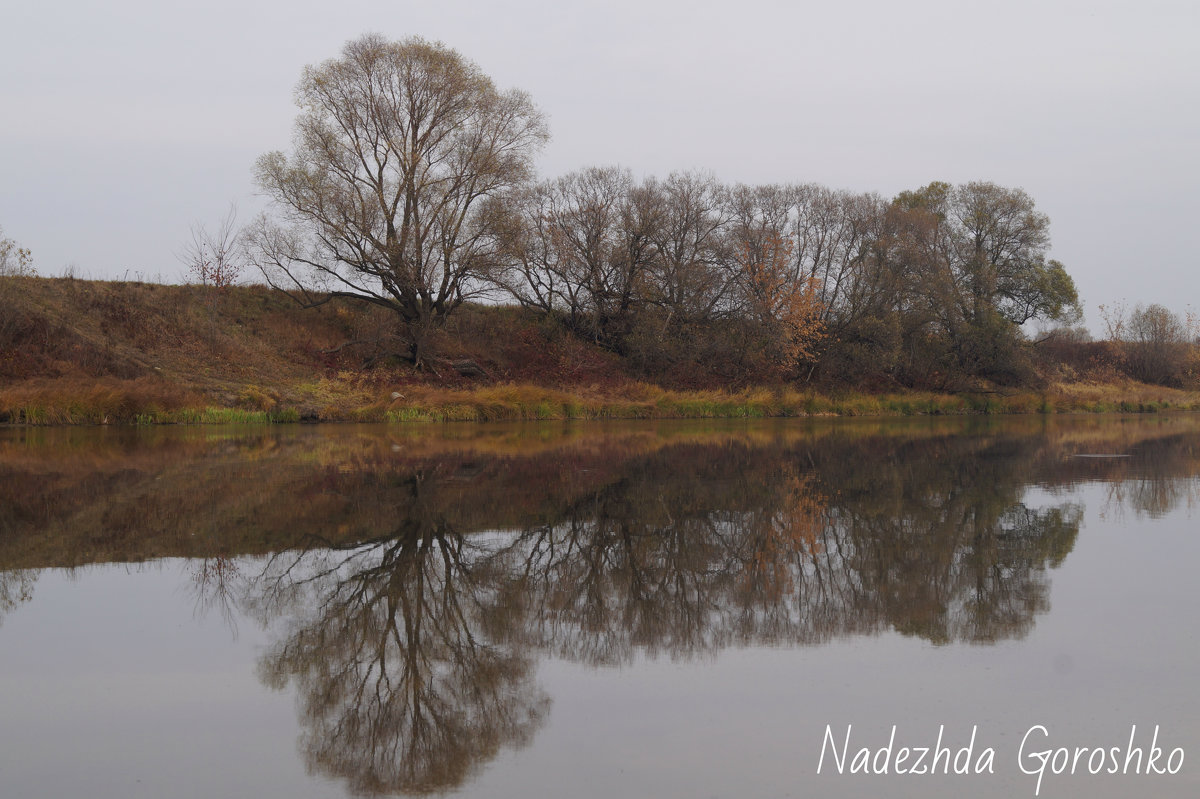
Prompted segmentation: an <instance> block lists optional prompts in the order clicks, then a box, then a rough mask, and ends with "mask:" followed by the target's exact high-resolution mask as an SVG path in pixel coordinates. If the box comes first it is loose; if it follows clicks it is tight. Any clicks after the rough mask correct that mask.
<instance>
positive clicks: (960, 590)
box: [250, 439, 1081, 794]
mask: <svg viewBox="0 0 1200 799" xmlns="http://www.w3.org/2000/svg"><path fill="white" fill-rule="evenodd" d="M834 443H836V442H830V444H831V446H828V447H825V448H824V449H816V450H806V451H804V452H802V453H798V452H797V451H795V450H794V449H792V448H791V447H788V446H779V445H757V444H752V443H749V442H745V441H737V440H733V441H722V442H720V443H719V444H716V445H707V444H696V443H686V444H681V445H678V446H672V447H666V448H660V449H656V450H653V451H651V452H649V453H647V454H645V455H640V456H637V457H634V458H631V459H629V460H627V461H624V462H623V468H620V469H613V470H609V471H608V472H607V473H606V476H605V477H604V479H603V480H600V481H597V482H596V483H595V484H594V485H590V486H589V488H588V489H587V490H585V491H583V492H575V493H568V494H567V495H564V496H561V497H558V498H555V501H552V502H551V503H550V505H552V506H555V507H556V508H557V510H555V511H554V512H553V514H552V515H551V516H550V517H549V518H542V519H540V520H538V521H537V523H533V524H528V525H525V526H520V525H518V526H516V527H515V528H513V529H508V530H506V531H503V532H501V531H493V532H490V533H488V532H477V533H468V532H466V531H464V530H461V529H459V528H458V526H457V525H456V523H455V522H454V521H453V519H454V518H455V517H456V516H458V515H459V509H458V508H457V507H456V506H455V504H454V503H442V502H439V501H438V496H439V492H438V490H437V486H438V484H439V482H443V481H445V480H446V479H448V478H449V476H450V475H461V469H458V468H457V467H456V468H454V469H441V468H439V467H438V466H437V465H436V464H434V465H432V466H431V465H429V464H426V465H424V466H423V467H422V468H421V469H420V470H418V471H417V472H415V473H413V474H410V475H407V476H406V477H404V478H402V479H398V480H397V482H394V483H392V484H391V487H390V488H387V489H380V491H381V493H383V494H387V496H388V497H389V502H390V503H391V506H390V507H391V509H392V511H393V513H394V525H395V526H394V529H391V530H389V531H386V532H383V533H382V534H381V535H378V536H377V537H376V538H375V539H374V540H371V541H367V542H364V543H360V544H357V545H354V546H351V547H333V548H331V547H329V546H328V545H327V542H314V544H315V545H314V546H313V547H310V548H307V549H299V550H295V551H289V552H284V553H281V554H278V555H276V556H274V557H273V558H272V559H271V561H270V565H269V566H268V567H267V568H266V569H265V570H264V571H263V573H262V574H261V575H260V576H259V577H258V578H257V580H255V581H254V583H253V590H252V599H251V602H250V605H251V607H252V608H253V609H254V612H255V613H256V614H257V615H258V616H259V617H260V618H262V619H263V620H264V621H269V620H271V619H273V618H276V617H281V616H282V617H286V618H288V619H289V620H290V624H291V627H290V629H289V632H288V633H287V634H286V635H285V636H284V637H283V638H282V639H281V640H280V641H279V642H278V643H277V644H276V645H275V646H274V647H273V648H272V649H271V651H270V652H269V653H268V654H267V655H266V656H265V657H264V658H263V659H262V662H261V670H262V675H263V679H264V680H265V681H266V682H267V683H268V684H270V685H273V686H276V687H283V686H286V685H288V684H294V685H295V687H296V688H297V689H298V691H299V694H300V696H301V706H302V714H303V719H304V724H305V728H306V732H305V735H304V744H303V749H304V752H305V755H306V757H307V759H308V762H309V764H310V766H311V767H312V768H314V769H315V770H317V771H319V772H322V773H325V774H328V775H332V776H337V777H341V778H344V779H346V780H347V782H348V783H349V785H350V786H351V787H352V788H353V789H354V790H355V791H356V792H359V793H368V794H370V793H393V792H399V793H405V792H407V793H421V792H427V791H434V790H444V789H447V788H451V787H454V786H456V785H459V784H461V783H462V782H463V781H464V780H465V779H467V777H468V776H469V775H470V774H472V773H473V772H474V771H475V770H476V769H477V768H478V767H479V766H480V765H481V764H483V763H485V762H487V761H489V760H490V759H491V758H493V757H494V756H495V754H496V753H497V751H498V749H499V748H500V747H501V746H509V747H516V746H520V745H522V744H524V743H525V742H526V741H528V740H529V738H530V737H531V736H532V734H533V733H534V732H535V731H536V730H537V729H538V727H539V725H540V724H541V722H542V721H543V720H544V718H545V716H546V713H547V709H548V704H549V700H548V699H547V697H546V696H545V695H544V694H543V693H542V692H541V691H540V690H539V689H538V688H537V686H536V684H535V682H534V680H533V664H534V659H535V658H536V657H538V656H542V655H546V654H549V655H554V656H558V657H562V658H566V659H569V660H572V661H577V662H583V663H587V664H592V665H611V664H621V663H626V662H628V661H630V660H631V659H632V658H634V657H635V656H636V655H638V654H639V653H640V654H644V655H647V656H657V655H665V656H669V657H672V658H683V659H686V658H692V657H696V656H711V655H713V654H715V653H716V652H719V651H720V650H721V649H723V648H725V647H729V646H745V645H772V646H778V645H796V644H814V643H819V642H822V641H827V640H829V639H831V638H833V637H836V636H845V635H852V634H874V633H879V632H881V631H884V630H887V629H894V630H897V631H899V632H901V633H904V634H908V635H916V636H920V637H922V638H925V639H927V640H929V641H932V642H934V643H939V644H941V643H948V642H967V643H987V642H992V641H997V640H1002V639H1006V638H1012V637H1018V636H1021V635H1024V634H1025V633H1026V632H1028V631H1029V630H1030V629H1031V627H1032V625H1033V620H1034V617H1035V615H1036V614H1038V613H1041V612H1044V611H1045V610H1047V609H1048V607H1049V602H1048V585H1047V578H1046V570H1047V568H1049V567H1053V566H1055V565H1057V564H1059V563H1060V562H1061V561H1062V559H1063V558H1064V557H1065V556H1066V555H1067V553H1068V552H1070V550H1071V547H1072V546H1073V544H1074V541H1075V537H1076V535H1077V533H1078V529H1079V522H1080V518H1081V508H1080V507H1079V506H1077V505H1074V504H1071V503H1069V502H1063V503H1059V504H1057V505H1053V506H1051V507H1047V508H1041V509H1036V508H1030V507H1027V506H1026V505H1024V504H1023V503H1022V502H1021V497H1022V496H1023V494H1024V492H1025V488H1026V485H1027V470H1028V467H1029V460H1030V458H1031V457H1032V456H1033V455H1034V454H1036V453H1035V450H1031V449H1029V448H1021V447H1016V448H1013V447H1011V446H1008V443H1009V442H1004V445H1003V446H996V445H995V442H989V441H979V440H975V441H955V440H943V439H934V440H914V441H907V440H899V441H895V440H892V441H874V440H873V441H868V442H841V446H832V445H833V444H834ZM847 448H849V449H850V450H851V451H850V452H847ZM872 464H874V465H873V466H872ZM898 464H905V466H903V467H898ZM554 468H555V469H556V470H558V471H559V472H561V471H563V470H566V471H570V470H571V469H572V468H574V466H573V464H571V463H570V462H569V461H567V462H561V461H560V462H557V463H555V464H554ZM486 471H487V470H486V469H484V470H476V471H475V472H474V473H476V474H485V473H486ZM378 481H379V477H378V475H376V476H374V477H373V478H371V480H370V481H369V482H372V483H375V484H376V485H377V484H378ZM399 486H403V490H400V488H399ZM542 507H543V508H544V507H545V505H544V504H543V505H542ZM541 515H543V517H544V516H545V513H544V511H543V512H542V513H541ZM507 517H508V518H512V516H511V514H507Z"/></svg>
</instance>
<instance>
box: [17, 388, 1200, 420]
mask: <svg viewBox="0 0 1200 799" xmlns="http://www.w3.org/2000/svg"><path fill="white" fill-rule="evenodd" d="M322 388H323V391H322V392H321V393H322V394H323V397H324V400H325V402H324V404H323V405H321V406H320V407H318V406H316V405H311V404H310V405H308V406H304V407H301V406H296V405H287V404H279V403H275V404H273V407H270V408H268V409H263V408H247V407H237V406H234V407H223V406H216V405H208V404H204V402H203V400H202V399H201V398H198V397H197V396H196V395H194V394H190V393H187V392H181V391H178V390H173V389H172V388H171V387H170V386H165V385H163V384H161V383H159V382H148V381H144V380H130V381H118V380H112V379H100V380H97V381H96V382H95V383H94V384H90V385H73V384H67V385H64V384H62V383H60V382H57V381H37V382H30V383H25V384H22V385H19V386H15V387H10V388H5V389H0V420H3V421H6V422H10V423H19V424H52V425H53V424H268V423H288V422H301V421H311V422H316V421H321V422H347V421H352V422H457V421H505V420H513V421H515V420H567V419H685V418H746V419H753V418H770V417H811V416H923V415H931V416H937V415H966V414H1034V413H1157V412H1163V411H1193V410H1200V395H1198V394H1197V393H1196V392H1185V391H1177V390H1172V389H1162V388H1158V387H1150V386H1139V385H1130V386H1096V385H1086V384H1072V385H1062V386H1056V387H1054V388H1053V389H1051V390H1048V391H1046V392H1037V393H1033V392H1025V393H1010V394H958V395H949V394H933V393H924V392H909V393H896V394H838V395H829V394H822V393H818V392H811V391H798V390H795V389H791V388H753V389H745V390H742V391H735V392H730V391H671V390H667V389H663V388H660V387H658V386H653V385H649V384H645V383H630V384H626V385H623V386H619V387H617V388H615V389H607V390H587V389H581V390H560V389H553V388H545V387H541V386H536V385H529V384H511V383H505V384H498V385H490V386H483V387H478V388H467V389H444V388H437V387H429V386H409V387H407V388H406V391H405V393H400V392H393V393H397V394H400V396H398V397H394V398H393V397H392V396H391V395H390V394H385V395H384V396H382V397H379V396H375V395H373V394H372V392H369V391H365V390H364V389H363V388H362V387H361V386H359V385H356V384H354V383H352V382H347V383H344V384H339V383H338V382H337V381H326V383H325V385H324V386H323V387H322Z"/></svg>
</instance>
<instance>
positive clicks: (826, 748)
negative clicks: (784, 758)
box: [817, 724, 1184, 796]
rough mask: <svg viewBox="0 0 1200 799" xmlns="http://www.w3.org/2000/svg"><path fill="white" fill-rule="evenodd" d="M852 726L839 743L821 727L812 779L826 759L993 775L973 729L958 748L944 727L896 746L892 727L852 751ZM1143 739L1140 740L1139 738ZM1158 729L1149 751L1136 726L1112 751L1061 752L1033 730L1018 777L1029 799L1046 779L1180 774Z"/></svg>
mask: <svg viewBox="0 0 1200 799" xmlns="http://www.w3.org/2000/svg"><path fill="white" fill-rule="evenodd" d="M852 728H853V725H851V724H847V725H846V734H845V736H844V737H843V738H842V740H841V741H840V744H839V741H838V739H837V738H836V737H835V736H834V734H833V727H832V726H831V725H828V724H827V725H825V737H824V740H823V741H822V743H821V757H820V759H819V760H818V761H817V773H818V774H820V773H822V770H823V769H824V768H825V756H826V755H827V754H828V755H829V756H830V761H831V764H832V768H831V769H830V771H831V772H836V773H837V774H895V775H900V776H909V775H921V774H994V773H995V768H996V750H995V748H993V747H991V746H986V747H980V746H978V745H977V743H978V740H977V739H978V733H979V727H978V725H976V726H973V727H971V736H970V738H969V739H968V740H967V741H966V742H965V743H963V744H962V745H961V746H958V747H954V745H953V743H951V742H947V741H946V737H945V733H946V726H945V725H944V724H943V725H940V726H939V727H938V733H937V740H936V741H934V742H933V744H932V746H900V747H897V746H896V729H897V725H892V731H891V735H890V737H889V738H888V742H887V745H886V746H881V747H878V748H875V749H872V748H871V747H868V746H863V747H851V745H850V735H851V732H852ZM1143 737H1144V736H1143ZM1158 738H1159V727H1158V726H1157V725H1155V727H1154V734H1153V735H1152V736H1150V740H1149V742H1148V745H1147V743H1146V742H1144V741H1143V740H1141V739H1139V737H1138V732H1137V725H1136V724H1135V725H1131V726H1130V728H1129V740H1128V742H1126V743H1124V744H1118V745H1116V746H1063V745H1056V744H1055V743H1054V742H1052V741H1051V737H1050V730H1049V729H1048V728H1047V727H1045V726H1044V725H1042V724H1035V725H1033V726H1032V727H1030V728H1029V729H1028V730H1026V732H1025V734H1024V736H1023V737H1022V738H1021V745H1020V747H1019V749H1018V750H1017V752H1016V758H1015V759H1016V766H1017V768H1018V769H1020V771H1021V773H1022V774H1028V775H1029V776H1031V777H1036V778H1037V781H1036V783H1035V784H1034V786H1033V795H1034V796H1040V795H1041V791H1042V781H1043V780H1044V779H1045V777H1046V775H1048V774H1055V775H1068V776H1070V775H1077V774H1092V775H1099V774H1113V775H1115V774H1178V773H1179V772H1180V771H1181V770H1182V769H1183V759H1184V751H1183V749H1182V748H1181V747H1175V748H1173V749H1171V750H1170V751H1167V750H1165V749H1164V748H1163V747H1162V746H1161V745H1160V744H1159V740H1158Z"/></svg>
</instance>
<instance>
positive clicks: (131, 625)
mask: <svg viewBox="0 0 1200 799" xmlns="http://www.w3.org/2000/svg"><path fill="white" fill-rule="evenodd" d="M1115 456H1119V457H1115ZM1198 499H1200V419H1198V418H1194V417H1186V416H1159V417H1147V418H1138V419H1129V418H1118V417H1109V418H1080V419H1075V418H1072V419H1054V418H1016V419H1002V420H989V419H969V420H964V419H951V420H914V421H909V422H886V421H858V420H837V421H828V422H800V421H794V420H793V421H781V422H757V423H732V422H731V423H719V424H712V423H707V424H705V423H674V424H620V425H599V424H593V425H575V426H534V425H525V426H508V427H499V426H497V427H489V426H476V425H470V426H454V427H447V428H434V427H429V428H423V427H417V428H403V427H395V426H393V427H388V428H384V427H317V428H294V427H293V428H285V429H275V428H272V429H261V430H259V429H245V428H242V429H237V430H223V429H214V428H200V429H153V430H117V429H112V430H107V429H98V430H97V429H70V430H16V429H10V430H3V431H0V796H4V797H14V798H15V797H45V796H85V795H86V796H92V797H136V796H147V797H161V796H181V797H193V796H194V797H214V796H255V797H326V796H328V797H340V796H346V795H368V796H372V795H415V794H441V793H453V794H455V795H460V794H461V795H467V796H480V797H497V796H500V797H505V796H507V797H541V796H547V797H550V796H553V797H611V796H628V797H642V796H645V797H708V796H715V797H778V796H809V795H822V796H1034V795H1035V792H1037V795H1040V796H1050V797H1071V796H1113V797H1117V796H1129V795H1134V794H1141V795H1145V796H1155V797H1159V796H1162V797H1193V796H1196V795H1200V793H1198V789H1200V779H1198V778H1197V774H1198V773H1200V771H1198V769H1200V759H1194V758H1200V702H1198V701H1197V700H1198V695H1200V692H1198V690H1197V685H1196V680H1197V674H1198V669H1197V666H1200V640H1198V633H1200V619H1198V617H1197V612H1196V611H1197V601H1196V594H1197V586H1196V581H1195V577H1194V572H1195V569H1196V563H1197V562H1198V555H1200V542H1198V539H1197V534H1196V531H1195V530H1194V529H1193V528H1194V527H1196V524H1195V519H1194V518H1193V512H1194V509H1195V505H1196V502H1197V500H1198ZM893 726H895V728H896V730H895V738H894V742H893V743H892V744H891V746H890V747H889V740H890V739H891V738H892V729H893ZM1156 727H1157V728H1158V737H1157V741H1155V740H1154V733H1155V728H1156ZM1043 729H1044V731H1043ZM939 733H940V734H941V736H942V746H943V747H944V748H945V749H946V752H945V753H944V755H943V756H942V758H941V760H938V761H935V760H934V758H935V756H936V752H937V749H938V746H937V743H938V737H939ZM972 734H974V743H973V744H972ZM1131 736H1132V737H1133V743H1132V745H1131V744H1130V738H1131ZM847 737H848V741H849V742H848V743H846V741H847ZM1153 745H1157V747H1158V748H1159V749H1161V750H1162V753H1161V755H1157V756H1156V757H1155V759H1154V761H1153V763H1154V767H1155V768H1156V769H1160V770H1163V771H1167V770H1168V768H1170V769H1171V770H1174V771H1176V772H1177V773H1174V774H1171V773H1163V774H1159V773H1150V774H1147V773H1146V772H1147V771H1148V770H1149V767H1150V763H1151V758H1152V756H1153V755H1154V752H1153V751H1152V747H1153ZM905 747H907V748H908V750H909V752H908V755H907V756H906V757H907V758H908V759H907V760H906V761H903V762H897V758H898V756H899V753H900V751H901V750H902V749H903V748H905ZM863 748H866V749H867V753H866V757H865V759H866V761H868V763H867V764H866V766H865V768H864V767H863V766H864V762H863V758H862V757H860V758H859V759H858V760H857V763H858V766H859V767H858V768H856V769H855V771H856V772H862V771H864V770H865V771H869V772H876V771H879V770H882V767H885V766H886V768H887V772H888V773H886V774H880V773H853V774H852V773H850V772H851V770H852V768H853V767H854V765H855V762H856V753H857V752H859V750H861V749H863ZM918 748H930V749H932V750H934V751H931V752H930V753H929V754H928V755H925V756H924V757H925V761H924V766H925V769H926V771H928V770H930V767H931V766H933V767H934V770H936V772H937V773H936V774H932V775H931V774H928V773H924V774H911V773H904V774H898V773H896V771H897V768H900V769H911V768H913V767H914V766H917V767H919V766H918V764H917V763H916V758H917V756H918V755H917V749H918ZM1060 748H1065V749H1066V750H1067V751H1065V752H1063V753H1061V754H1060V753H1058V752H1057V750H1059V749H1060ZM843 749H844V750H845V754H844V756H843ZM960 750H967V751H960ZM1080 750H1082V752H1081V751H1080ZM1131 750H1133V751H1131ZM1137 750H1142V751H1141V752H1140V754H1138V756H1137V757H1136V758H1135V757H1134V755H1135V754H1137ZM1038 753H1047V754H1043V755H1039V754H1038ZM843 757H844V760H842V773H839V772H838V768H837V761H838V760H839V759H841V758H843ZM822 758H823V759H822ZM1041 758H1044V759H1046V761H1047V765H1046V767H1045V768H1044V769H1043V768H1042V767H1041ZM1172 758H1173V759H1172ZM1089 763H1090V766H1089ZM963 764H967V766H968V768H967V770H968V771H969V772H970V773H967V774H955V773H954V769H955V766H956V765H958V766H962V765H963ZM818 768H819V773H818ZM1089 768H1090V769H1091V770H1093V771H1098V772H1099V773H1098V774H1095V775H1092V774H1089ZM1056 770H1058V771H1062V772H1064V773H1059V774H1056V773H1054V772H1055V771H1056ZM1072 770H1073V771H1074V773H1073V774H1072V773H1071V771H1072ZM946 771H949V772H950V773H948V774H947V773H944V772H946ZM977 771H978V772H981V773H976V772H977ZM1026 771H1031V772H1034V773H1025V772H1026ZM1039 771H1041V772H1042V774H1041V782H1040V786H1039V774H1038V773H1037V772H1039ZM1109 771H1115V772H1116V773H1108V772H1109Z"/></svg>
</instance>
